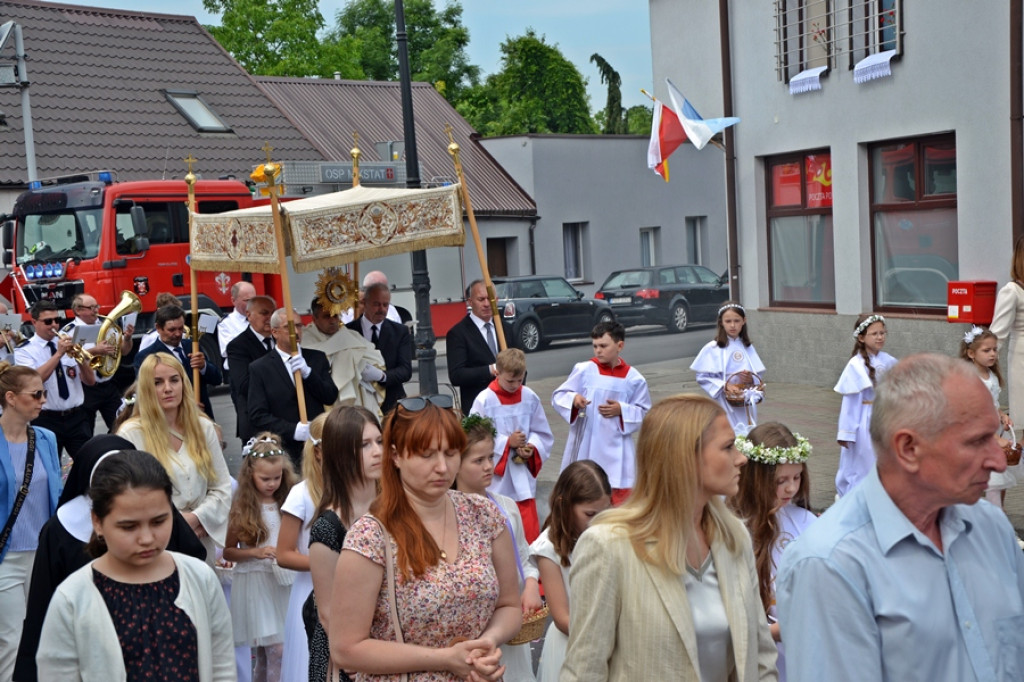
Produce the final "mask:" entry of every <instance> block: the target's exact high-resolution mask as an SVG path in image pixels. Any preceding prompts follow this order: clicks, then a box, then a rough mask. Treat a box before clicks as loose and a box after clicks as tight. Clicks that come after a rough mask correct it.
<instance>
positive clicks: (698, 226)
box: [686, 215, 708, 265]
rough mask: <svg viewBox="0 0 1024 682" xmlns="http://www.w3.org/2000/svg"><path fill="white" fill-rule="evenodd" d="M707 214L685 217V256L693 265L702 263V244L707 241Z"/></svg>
mask: <svg viewBox="0 0 1024 682" xmlns="http://www.w3.org/2000/svg"><path fill="white" fill-rule="evenodd" d="M707 229H708V218H707V216H703V215H698V216H687V218H686V258H687V260H688V262H690V263H693V264H694V265H703V264H704V245H705V243H706V242H707Z"/></svg>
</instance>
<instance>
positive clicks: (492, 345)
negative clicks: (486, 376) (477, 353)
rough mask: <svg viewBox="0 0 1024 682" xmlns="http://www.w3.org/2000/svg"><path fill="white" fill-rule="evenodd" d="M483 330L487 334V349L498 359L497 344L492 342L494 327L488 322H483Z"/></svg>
mask: <svg viewBox="0 0 1024 682" xmlns="http://www.w3.org/2000/svg"><path fill="white" fill-rule="evenodd" d="M484 330H485V331H486V332H487V347H488V348H490V349H491V353H493V354H494V357H498V344H496V343H495V342H494V325H492V324H491V323H490V322H485V323H484Z"/></svg>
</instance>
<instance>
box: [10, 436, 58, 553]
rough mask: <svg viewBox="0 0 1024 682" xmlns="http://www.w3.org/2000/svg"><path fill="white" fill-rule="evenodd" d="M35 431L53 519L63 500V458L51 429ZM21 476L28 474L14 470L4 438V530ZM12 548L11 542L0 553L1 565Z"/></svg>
mask: <svg viewBox="0 0 1024 682" xmlns="http://www.w3.org/2000/svg"><path fill="white" fill-rule="evenodd" d="M33 428H35V430H36V452H38V453H39V458H40V460H41V461H42V463H43V468H44V469H46V483H47V486H48V487H49V488H50V515H51V516H52V515H53V513H54V512H55V511H57V500H58V499H59V498H60V489H61V475H60V456H59V455H58V454H57V437H56V436H54V435H53V431H50V430H49V429H41V428H39V427H38V426H36V427H33ZM0 436H3V431H2V430H0ZM18 473H24V470H22V471H20V472H15V471H14V465H13V464H12V463H11V453H10V452H9V451H8V450H7V438H4V437H0V531H2V530H3V527H4V526H5V525H6V524H7V518H8V517H9V516H10V515H11V510H12V509H14V498H15V497H17V493H18V491H17V488H16V486H15V476H16V475H17V474H18ZM32 481H33V482H32V483H30V484H29V485H36V483H35V482H36V475H35V474H32ZM8 546H10V542H8V543H7V545H6V546H5V547H4V549H3V552H0V562H2V561H3V560H4V557H5V556H6V555H7V547H8Z"/></svg>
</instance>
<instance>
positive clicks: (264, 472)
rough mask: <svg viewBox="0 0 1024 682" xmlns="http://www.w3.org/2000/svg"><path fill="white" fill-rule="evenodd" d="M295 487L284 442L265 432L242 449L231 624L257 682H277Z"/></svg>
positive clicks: (231, 524) (232, 542)
mask: <svg viewBox="0 0 1024 682" xmlns="http://www.w3.org/2000/svg"><path fill="white" fill-rule="evenodd" d="M294 483H295V472H294V470H293V469H292V463H291V459H290V458H289V457H288V453H287V451H285V449H284V446H283V445H282V444H281V437H280V436H277V435H275V434H273V433H270V432H269V431H264V432H263V433H260V434H258V435H257V436H255V437H254V438H251V439H250V440H249V442H248V443H246V445H245V447H244V448H243V449H242V466H241V468H240V469H239V471H238V490H237V492H236V493H235V500H234V502H233V503H232V505H231V514H230V516H229V517H228V533H227V541H226V542H225V545H224V559H225V560H226V561H233V562H235V567H234V569H233V571H232V573H233V576H232V579H231V587H232V592H233V595H232V599H231V621H232V623H233V624H234V631H235V646H241V647H245V646H248V647H252V650H253V655H254V658H255V659H256V667H255V670H254V671H253V678H252V679H253V682H279V680H280V679H281V654H282V652H283V648H284V647H283V642H284V621H285V614H286V612H287V610H288V597H289V595H290V594H291V586H292V582H293V581H294V576H295V574H294V573H293V572H292V571H288V570H285V569H282V568H279V567H278V566H277V534H278V531H279V530H280V529H281V505H282V504H284V501H285V499H286V498H287V497H288V491H289V490H291V487H292V485H293V484H294Z"/></svg>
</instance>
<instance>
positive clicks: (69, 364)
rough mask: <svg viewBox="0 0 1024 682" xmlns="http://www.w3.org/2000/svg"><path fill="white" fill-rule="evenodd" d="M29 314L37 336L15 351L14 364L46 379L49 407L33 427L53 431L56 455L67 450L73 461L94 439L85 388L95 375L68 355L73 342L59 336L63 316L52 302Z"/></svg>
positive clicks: (86, 366)
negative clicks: (55, 441)
mask: <svg viewBox="0 0 1024 682" xmlns="http://www.w3.org/2000/svg"><path fill="white" fill-rule="evenodd" d="M30 313H31V315H32V327H33V328H34V329H35V335H34V336H32V337H31V338H30V339H29V340H28V341H26V342H24V343H23V344H21V345H20V346H18V347H17V348H16V349H15V350H14V362H15V364H18V365H24V366H26V367H31V368H33V369H35V370H36V371H37V372H39V376H41V377H42V378H43V388H44V389H46V405H45V406H44V407H43V409H42V411H41V412H40V413H39V416H38V417H36V419H35V421H33V422H32V424H33V426H41V427H43V428H46V429H49V430H51V431H53V432H54V434H56V436H57V451H58V452H59V451H61V450H65V451H67V453H68V455H69V456H70V457H71V458H72V459H74V457H75V455H76V454H77V453H78V449H79V448H80V447H82V445H83V444H84V443H85V441H87V440H89V439H90V438H92V431H93V423H92V422H90V421H89V413H88V412H87V411H86V410H85V392H84V390H83V388H82V387H83V385H85V386H92V385H93V384H95V383H96V375H95V373H94V372H93V370H92V367H90V366H89V363H87V362H78V361H77V360H75V359H74V358H73V357H71V355H70V354H69V353H70V351H71V349H72V348H73V347H74V342H73V341H72V340H71V338H70V337H67V336H59V335H58V333H57V332H59V331H60V326H61V324H60V315H59V314H58V312H57V306H55V305H54V304H53V302H52V301H37V302H36V303H35V304H33V306H32V308H31V311H30ZM93 420H95V417H93Z"/></svg>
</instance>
